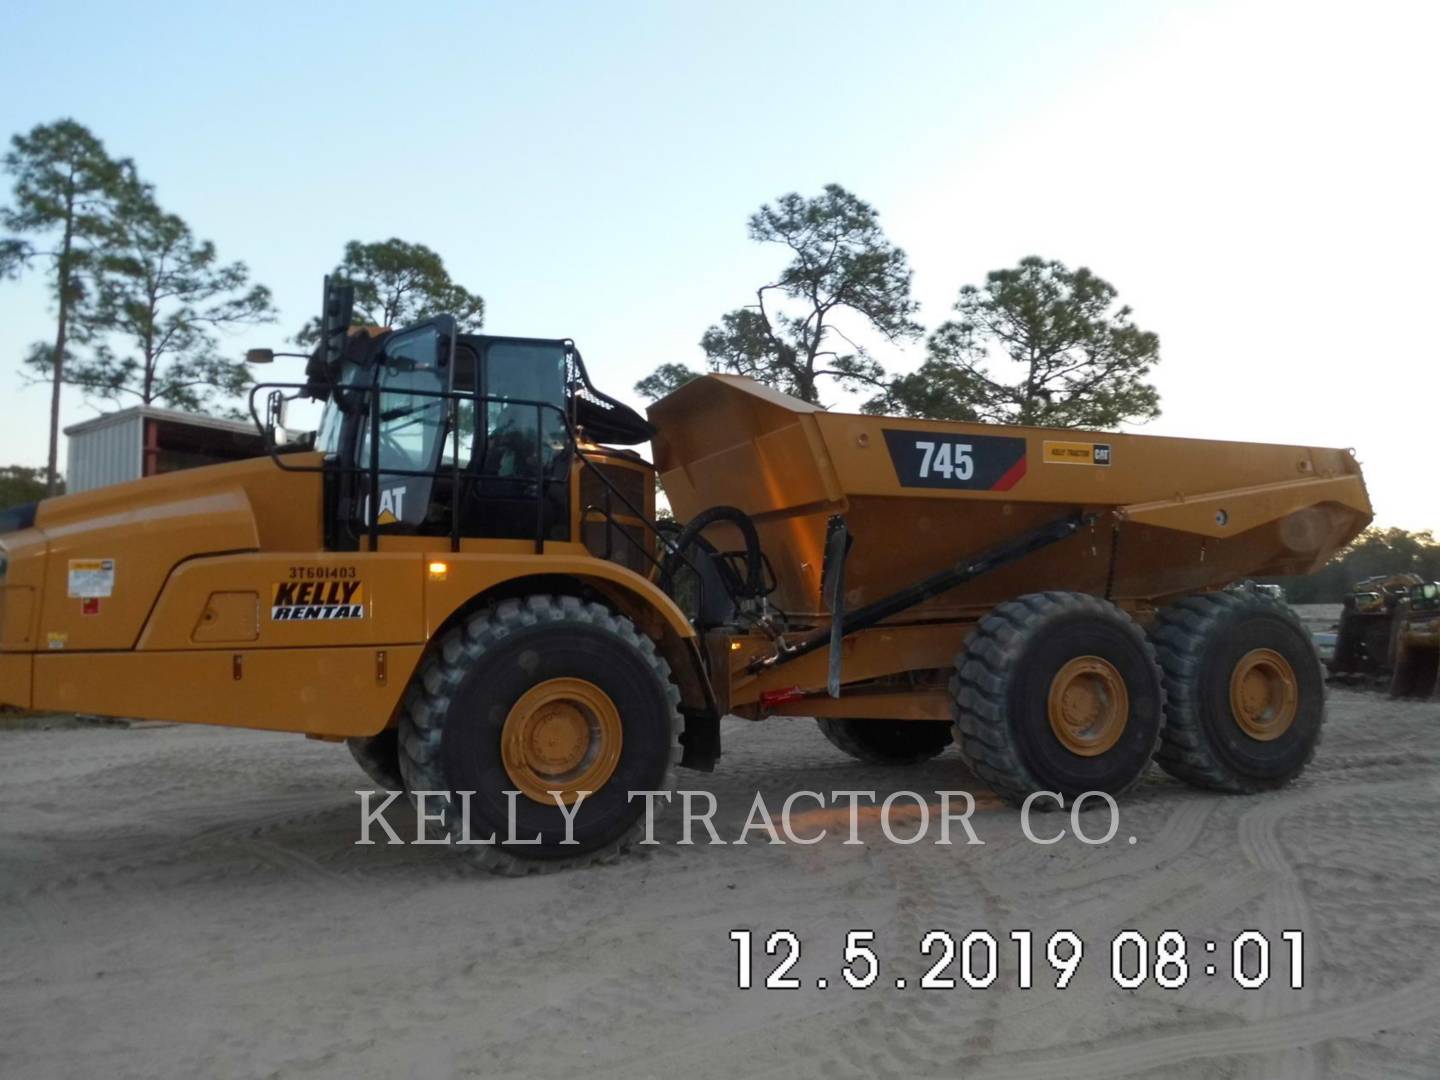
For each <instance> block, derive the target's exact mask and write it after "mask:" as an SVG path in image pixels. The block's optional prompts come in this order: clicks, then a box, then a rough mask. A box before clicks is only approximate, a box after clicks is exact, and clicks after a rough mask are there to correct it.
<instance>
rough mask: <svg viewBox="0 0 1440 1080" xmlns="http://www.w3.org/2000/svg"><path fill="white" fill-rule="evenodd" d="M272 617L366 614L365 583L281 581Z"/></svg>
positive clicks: (290, 618) (359, 616) (305, 618)
mask: <svg viewBox="0 0 1440 1080" xmlns="http://www.w3.org/2000/svg"><path fill="white" fill-rule="evenodd" d="M271 599H272V602H271V605H270V618H272V619H274V620H276V621H277V622H308V621H310V620H312V619H322V620H323V619H363V618H365V586H364V585H363V584H361V583H360V582H358V581H282V582H278V583H277V584H276V585H275V591H274V596H273V597H272V598H271Z"/></svg>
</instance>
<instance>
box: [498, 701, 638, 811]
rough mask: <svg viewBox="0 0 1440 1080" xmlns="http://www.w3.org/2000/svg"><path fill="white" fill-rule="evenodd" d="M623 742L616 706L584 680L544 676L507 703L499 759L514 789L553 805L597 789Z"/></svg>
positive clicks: (608, 772)
mask: <svg viewBox="0 0 1440 1080" xmlns="http://www.w3.org/2000/svg"><path fill="white" fill-rule="evenodd" d="M621 742H622V735H621V726H620V711H619V710H618V709H616V708H615V703H614V702H613V701H611V700H610V695H609V694H607V693H605V691H604V690H601V689H600V688H599V687H598V686H596V685H595V684H594V683H592V682H587V681H586V680H584V679H546V680H545V681H544V682H542V683H536V684H535V685H534V686H532V687H531V688H530V689H529V690H526V691H525V693H523V694H521V695H520V698H519V700H518V701H516V702H515V704H514V705H512V706H511V707H510V712H509V714H508V715H507V716H506V717H505V726H504V728H502V729H501V732H500V758H501V760H502V761H503V762H504V764H505V772H506V773H507V774H508V775H509V777H510V779H511V781H512V782H513V783H514V784H515V787H516V789H518V790H519V791H521V792H522V793H523V794H524V795H526V796H527V797H528V798H530V799H533V800H535V801H536V802H538V803H544V804H545V805H546V806H554V805H555V798H554V796H552V795H551V794H550V792H552V791H558V792H560V793H561V794H560V801H561V802H563V803H564V804H565V805H567V806H569V805H571V804H572V803H574V802H575V800H576V799H577V798H579V797H580V792H582V791H599V790H600V789H601V788H602V787H604V786H605V784H606V782H607V781H608V780H609V779H610V777H611V775H612V774H613V773H614V772H615V764H616V762H618V761H619V760H620V747H621Z"/></svg>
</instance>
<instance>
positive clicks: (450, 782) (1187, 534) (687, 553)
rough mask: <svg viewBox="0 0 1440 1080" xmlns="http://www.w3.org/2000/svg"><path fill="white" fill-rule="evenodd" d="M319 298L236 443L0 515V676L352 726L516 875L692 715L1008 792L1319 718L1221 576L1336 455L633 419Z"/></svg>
mask: <svg viewBox="0 0 1440 1080" xmlns="http://www.w3.org/2000/svg"><path fill="white" fill-rule="evenodd" d="M351 304H352V298H351V296H350V294H349V292H348V290H347V289H346V288H344V287H338V286H337V287H329V286H327V289H326V295H325V307H324V310H323V315H322V321H321V326H322V336H321V343H320V345H319V347H318V348H317V350H316V352H315V354H314V356H313V357H312V358H311V360H310V362H309V365H308V367H307V372H306V379H305V381H304V382H303V383H294V384H275V383H272V384H265V385H262V386H259V387H257V388H256V390H255V392H254V393H253V394H252V397H251V402H252V412H253V413H254V414H255V417H256V421H257V423H258V424H259V425H260V426H261V428H262V430H264V432H265V434H266V436H267V440H268V446H269V447H270V452H269V454H268V456H265V457H260V458H257V459H254V460H250V461H241V462H234V463H229V464H224V465H216V466H211V467H208V468H199V469H194V470H190V471H186V472H179V473H172V474H168V475H163V476H156V477H151V478H148V479H144V480H140V481H137V482H134V483H128V484H123V485H118V486H115V487H111V488H105V489H101V490H97V491H91V492H85V493H83V494H77V495H68V496H63V497H60V498H55V499H47V500H45V501H43V502H41V503H39V504H38V505H33V506H29V507H21V508H18V509H13V510H10V511H7V512H5V516H4V518H3V520H0V567H3V578H0V582H3V585H0V604H3V606H0V701H3V702H5V703H8V704H12V705H17V706H21V707H25V708H31V709H48V710H65V711H78V712H86V713H98V714H108V715H118V716H127V717H140V718H155V719H166V720H181V721H197V722H203V723H212V724H224V725H231V726H237V727H250V728H262V729H269V730H281V731H292V732H299V733H304V734H307V735H311V736H315V737H318V738H322V739H333V740H336V741H339V740H346V741H348V743H349V744H350V747H351V749H352V750H353V751H354V753H355V756H356V757H357V758H358V759H359V761H360V763H361V764H362V766H363V767H364V768H365V769H366V771H367V772H368V773H369V774H370V776H371V777H372V778H373V779H375V780H376V781H378V782H379V783H380V784H382V785H384V786H386V787H388V788H391V789H395V790H399V789H401V788H403V789H405V790H407V791H410V792H419V791H437V792H449V793H460V792H471V793H473V795H467V796H465V798H464V799H463V800H462V799H460V798H458V797H452V798H451V799H449V800H448V801H446V800H441V801H440V802H439V804H438V805H440V806H443V807H444V812H443V814H440V815H439V816H438V817H436V818H435V819H433V820H432V821H431V822H430V823H429V828H430V830H431V831H432V833H434V834H435V835H436V836H437V838H438V837H444V836H446V835H457V836H458V829H459V824H460V822H459V817H460V807H461V805H462V803H463V804H464V807H465V812H466V814H467V815H468V825H469V832H468V834H467V835H471V836H475V837H487V836H490V835H492V834H493V835H495V836H498V837H505V836H507V835H508V836H517V837H520V838H527V839H528V838H531V837H534V836H535V835H536V834H539V836H540V838H541V841H542V842H540V843H538V844H535V843H530V844H524V845H519V846H511V845H508V844H507V843H505V842H503V841H501V842H497V843H495V844H493V845H479V846H475V847H472V848H470V849H469V850H470V851H472V852H474V853H475V854H476V857H477V858H479V859H480V860H482V861H483V862H484V863H486V864H487V865H489V866H491V867H493V868H495V869H497V870H501V871H504V872H515V873H518V872H525V871H527V870H529V869H533V868H539V867H545V866H559V865H568V864H574V863H577V862H588V861H594V860H597V859H603V858H608V857H610V856H612V855H614V854H615V853H617V852H618V851H620V850H623V849H624V848H625V847H626V846H627V845H628V844H629V843H631V842H632V840H633V839H634V838H635V837H636V836H637V834H638V830H639V829H640V827H641V825H642V824H643V821H642V816H643V811H644V806H645V800H644V799H639V798H631V797H630V794H631V793H632V792H639V791H648V790H657V789H659V790H663V789H668V788H669V787H670V785H671V784H672V773H671V770H672V767H673V765H674V764H675V763H677V761H678V763H679V764H680V765H683V766H688V767H693V768H699V769H711V768H713V767H714V766H715V764H716V762H717V760H718V759H719V757H720V752H721V748H720V719H721V717H722V716H725V715H736V716H739V717H743V718H747V719H751V720H761V719H764V718H766V717H770V716H803V717H814V718H816V720H817V722H818V725H819V728H820V732H821V733H822V734H823V735H824V737H825V738H827V739H829V740H830V741H831V742H832V743H834V744H835V745H836V746H838V747H839V748H840V749H842V750H844V751H845V752H847V753H849V754H852V755H854V756H855V757H857V758H860V759H862V760H864V761H867V762H874V763H887V764H894V765H904V764H906V763H913V762H918V761H922V760H925V759H927V758H929V757H931V756H933V755H935V754H937V753H939V752H940V751H941V750H943V749H944V748H945V747H946V746H947V745H949V744H950V743H951V742H952V741H954V742H955V743H956V745H957V747H958V750H959V755H960V757H961V758H963V760H964V761H965V763H966V764H967V765H968V766H969V767H970V768H971V770H973V772H974V773H975V774H976V775H977V776H978V777H979V778H980V779H981V781H983V783H984V784H986V785H987V786H989V787H990V788H993V790H994V791H995V792H997V793H998V794H999V795H1000V796H1002V797H1004V798H1006V799H1009V800H1013V801H1020V800H1023V799H1024V798H1025V796H1026V795H1027V794H1029V793H1031V792H1034V791H1053V792H1057V793H1059V794H1061V795H1063V796H1066V797H1072V796H1074V795H1075V794H1078V793H1080V792H1084V791H1094V790H1099V791H1105V792H1110V793H1112V794H1119V793H1120V792H1123V791H1124V790H1125V789H1127V788H1128V787H1130V786H1131V785H1132V784H1133V783H1135V781H1136V780H1137V779H1138V778H1139V777H1140V775H1141V774H1142V773H1143V772H1144V771H1145V770H1146V769H1147V768H1148V767H1149V765H1150V763H1151V761H1152V760H1155V761H1158V763H1159V764H1160V766H1161V767H1162V768H1164V769H1165V770H1167V771H1168V772H1170V773H1171V774H1173V775H1175V776H1177V777H1180V778H1181V779H1183V780H1185V781H1188V782H1190V783H1193V784H1197V785H1200V786H1203V787H1206V788H1210V789H1214V790H1218V791H1230V792H1256V791H1261V790H1265V789H1268V788H1273V787H1277V786H1279V785H1282V784H1284V783H1286V782H1287V781H1289V780H1290V779H1292V778H1293V777H1294V776H1296V775H1297V774H1298V773H1299V772H1300V770H1301V769H1302V768H1304V766H1305V764H1306V762H1307V761H1308V760H1309V758H1310V756H1311V754H1312V752H1313V750H1314V747H1315V744H1316V741H1317V739H1318V737H1319V734H1320V725H1321V721H1322V712H1323V700H1322V679H1321V671H1320V666H1319V662H1318V660H1317V658H1316V654H1315V651H1314V649H1313V647H1312V645H1311V642H1310V638H1309V636H1308V635H1307V634H1306V632H1305V631H1304V629H1303V628H1302V627H1301V625H1300V624H1299V622H1298V621H1297V620H1296V619H1295V618H1294V616H1293V615H1292V614H1291V613H1290V612H1289V611H1288V609H1286V608H1285V607H1284V606H1283V605H1281V604H1279V603H1277V602H1276V601H1274V600H1272V599H1270V598H1268V597H1264V596H1260V595H1256V594H1253V593H1245V592H1233V591H1223V589H1224V586H1225V585H1226V584H1228V583H1230V582H1232V581H1235V580H1237V579H1240V578H1244V577H1247V576H1252V575H1257V574H1297V573H1304V572H1306V571H1309V570H1311V569H1313V568H1315V567H1317V566H1318V565H1320V564H1321V563H1323V562H1324V560H1325V559H1326V558H1327V557H1328V556H1329V555H1330V553H1331V552H1333V551H1334V550H1335V549H1336V548H1337V547H1339V546H1340V545H1342V544H1343V543H1345V542H1346V541H1347V540H1349V539H1350V538H1351V537H1353V536H1354V535H1355V534H1356V533H1357V532H1358V531H1359V530H1360V529H1361V528H1362V527H1363V526H1364V525H1365V524H1366V523H1367V522H1368V521H1369V519H1370V507H1369V503H1368V500H1367V497H1366V493H1365V488H1364V485H1363V482H1362V480H1361V476H1360V470H1359V467H1358V465H1357V464H1356V462H1355V459H1354V457H1353V455H1352V454H1351V453H1350V452H1348V451H1345V450H1329V449H1312V448H1308V447H1298V446H1272V445H1264V444H1250V443H1235V442H1212V441H1199V440H1192V439H1172V438H1157V437H1147V436H1139V435H1119V434H1094V433H1086V432H1079V431H1057V430H1042V429H1038V428H1018V427H1015V428H1011V427H998V426H993V425H983V424H966V423H950V422H939V421H925V420H911V419H895V418H887V417H880V416H857V415H842V414H837V413H830V412H825V411H822V410H820V409H817V408H815V407H813V406H811V405H808V404H806V403H804V402H801V401H797V400H795V399H793V398H789V397H786V396H785V395H783V394H779V393H777V392H775V391H773V390H770V389H767V388H765V387H763V386H760V385H758V384H756V383H754V382H751V381H749V380H746V379H743V378H739V377H732V376H724V375H709V376H705V377H703V378H699V379H696V380H695V381H693V382H691V383H689V384H687V385H685V386H684V387H682V388H680V389H679V390H677V391H675V392H674V393H673V394H671V395H670V396H669V397H667V398H665V399H664V400H662V401H660V402H658V403H656V404H655V405H654V406H653V407H652V408H651V409H650V411H649V417H648V420H647V419H646V418H643V417H641V416H640V415H638V414H637V413H635V412H634V411H632V410H631V409H629V408H627V407H626V406H624V405H623V404H620V403H619V402H617V401H615V400H613V399H611V398H609V397H607V396H606V395H605V394H603V393H601V392H599V391H598V390H596V389H595V387H594V386H593V385H592V384H591V382H590V379H589V376H588V375H587V373H586V370H585V366H584V364H583V362H582V360H581V357H580V354H579V352H578V351H577V350H576V348H575V346H574V344H573V342H570V341H568V340H546V339H528V338H506V337H493V336H486V335H474V334H461V333H457V332H456V328H455V324H454V322H453V320H451V319H449V318H446V317H440V318H435V319H431V320H429V321H427V322H424V323H421V324H419V325H417V326H413V327H409V328H406V329H402V330H397V331H386V332H364V333H362V332H358V331H352V329H351V327H350V325H349V324H350V308H351ZM300 396H306V397H310V398H315V399H318V400H320V401H322V402H324V411H323V415H322V419H321V422H320V425H319V429H318V431H316V432H314V433H307V434H305V435H299V436H297V435H295V434H292V433H289V432H287V430H286V428H285V424H284V421H285V412H286V406H287V403H288V402H289V401H290V400H292V399H294V398H296V397H300ZM645 443H650V444H651V445H652V447H653V452H654V458H655V461H654V464H653V465H652V464H651V463H650V462H648V461H646V460H645V459H644V458H643V457H642V456H641V455H640V454H639V453H637V452H635V451H634V450H631V449H628V448H627V447H632V446H638V445H642V444H645ZM657 474H658V477H659V479H660V481H661V483H662V484H663V486H664V490H665V493H666V495H667V497H668V499H669V502H670V505H671V506H672V507H673V509H674V511H675V513H676V515H677V522H665V523H659V522H657V521H656V516H655V506H654V500H655V479H656V477H657ZM428 805H429V809H430V810H431V811H432V812H435V807H436V805H437V803H436V802H434V801H430V802H429V804H428ZM567 825H568V826H569V829H570V839H571V841H572V842H571V843H562V842H561V841H562V840H564V839H565V838H566V836H567Z"/></svg>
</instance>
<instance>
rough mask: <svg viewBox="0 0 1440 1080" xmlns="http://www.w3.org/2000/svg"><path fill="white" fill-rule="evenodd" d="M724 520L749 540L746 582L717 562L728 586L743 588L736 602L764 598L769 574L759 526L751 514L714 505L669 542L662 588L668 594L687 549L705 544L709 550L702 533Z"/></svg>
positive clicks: (662, 563)
mask: <svg viewBox="0 0 1440 1080" xmlns="http://www.w3.org/2000/svg"><path fill="white" fill-rule="evenodd" d="M720 521H724V522H728V523H730V524H731V525H734V526H735V527H736V528H737V529H739V530H740V535H741V536H742V537H743V538H744V540H745V580H744V581H738V580H736V579H735V577H734V575H733V574H728V575H727V574H725V571H726V570H728V569H729V567H728V566H727V565H726V564H725V563H724V561H723V560H716V561H717V563H718V566H719V568H720V570H721V575H722V577H725V578H726V581H727V584H728V585H729V586H731V587H732V588H733V587H735V586H737V585H738V586H739V590H740V594H739V595H737V596H735V597H734V599H737V600H742V599H746V598H748V597H755V596H762V595H764V592H765V573H764V566H763V564H762V563H761V560H760V535H759V534H758V533H757V532H756V531H755V523H754V522H753V521H751V520H750V515H749V514H747V513H745V511H743V510H741V509H739V508H737V507H734V506H712V507H710V509H708V510H702V511H701V512H700V513H698V514H696V515H695V516H694V517H693V518H691V519H690V520H689V521H688V522H686V523H685V527H684V528H682V529H681V530H680V532H679V533H678V534H677V535H676V537H675V539H674V540H670V541H667V547H668V548H669V551H668V552H667V553H666V555H665V558H664V560H663V561H662V562H661V564H660V587H661V588H662V589H664V590H665V591H666V592H667V593H668V592H670V589H671V585H672V583H673V582H674V578H675V574H676V573H677V572H678V571H679V569H680V567H682V566H683V565H684V553H685V549H686V548H688V547H692V546H698V545H701V544H703V545H705V546H706V547H709V545H708V544H707V543H706V542H705V540H704V539H703V537H701V535H700V534H701V533H703V532H704V531H705V530H706V529H707V528H709V527H710V526H711V525H714V524H715V523H716V522H720ZM712 550H713V549H712Z"/></svg>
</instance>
